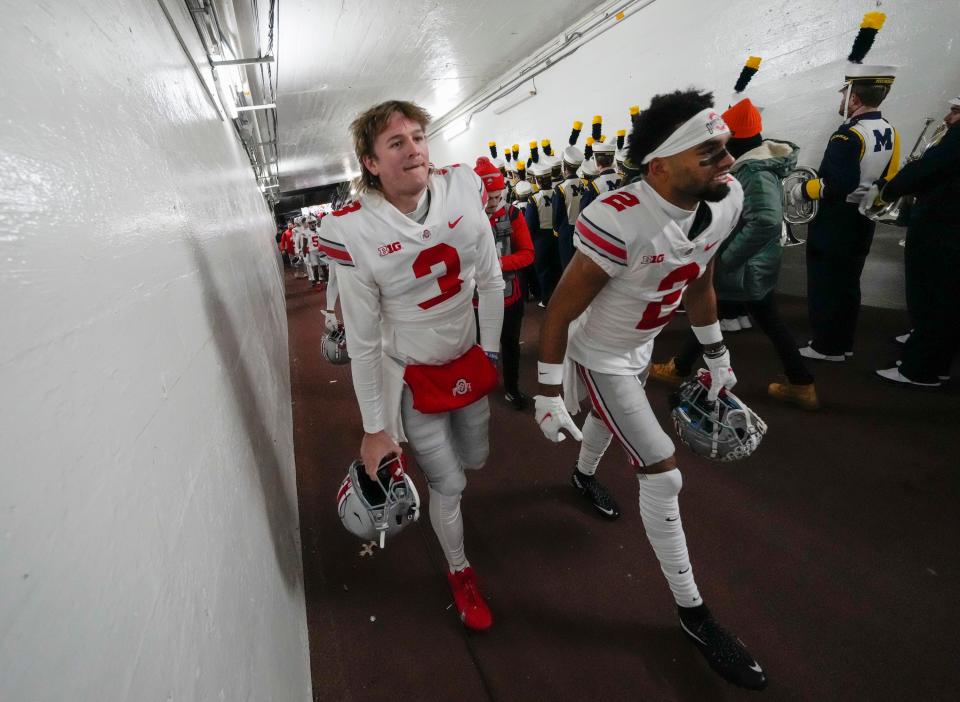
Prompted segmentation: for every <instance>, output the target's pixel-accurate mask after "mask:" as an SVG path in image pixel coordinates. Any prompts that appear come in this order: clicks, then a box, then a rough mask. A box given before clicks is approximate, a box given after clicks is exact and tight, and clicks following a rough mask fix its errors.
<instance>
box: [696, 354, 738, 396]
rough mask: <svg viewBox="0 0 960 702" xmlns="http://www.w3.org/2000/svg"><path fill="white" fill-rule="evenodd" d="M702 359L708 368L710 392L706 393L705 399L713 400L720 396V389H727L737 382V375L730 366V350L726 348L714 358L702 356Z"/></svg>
mask: <svg viewBox="0 0 960 702" xmlns="http://www.w3.org/2000/svg"><path fill="white" fill-rule="evenodd" d="M703 360H704V361H706V362H707V368H709V369H710V392H708V393H707V399H708V400H709V401H710V402H714V401H715V400H716V399H717V398H718V397H719V396H720V391H721V390H723V389H727V390H729V389H731V388H732V387H733V386H734V385H736V384H737V376H736V375H734V374H733V368H731V367H730V352H729V351H727V350H726V349H724V351H723V353H722V354H720V355H719V356H717V357H716V358H710V357H709V356H704V357H703Z"/></svg>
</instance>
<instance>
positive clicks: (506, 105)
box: [493, 88, 537, 115]
mask: <svg viewBox="0 0 960 702" xmlns="http://www.w3.org/2000/svg"><path fill="white" fill-rule="evenodd" d="M536 94H537V89H536V88H528V89H527V90H521V91H519V92H518V93H517V95H516V96H515V97H513V98H511V99H510V100H505V101H503V102H501V103H500V104H499V105H497V106H496V107H494V108H493V113H494V114H497V115H502V114H503V113H504V112H506V111H507V110H510V109H513V108H514V107H516V106H517V105H519V104H520V103H521V102H524V101H526V100H529V99H530V98H532V97H533V96H534V95H536Z"/></svg>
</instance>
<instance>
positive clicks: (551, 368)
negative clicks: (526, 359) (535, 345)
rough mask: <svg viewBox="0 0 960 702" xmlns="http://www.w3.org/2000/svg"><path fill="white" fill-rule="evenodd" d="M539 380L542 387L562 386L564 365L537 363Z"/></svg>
mask: <svg viewBox="0 0 960 702" xmlns="http://www.w3.org/2000/svg"><path fill="white" fill-rule="evenodd" d="M537 380H539V381H540V384H541V385H562V384H563V364H562V363H543V362H542V361H537Z"/></svg>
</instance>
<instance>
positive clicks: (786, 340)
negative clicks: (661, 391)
mask: <svg viewBox="0 0 960 702" xmlns="http://www.w3.org/2000/svg"><path fill="white" fill-rule="evenodd" d="M745 304H746V306H747V311H748V312H749V313H750V316H752V317H753V318H754V319H755V320H756V322H757V326H758V327H760V330H761V331H762V332H763V333H764V334H766V335H767V338H768V339H770V341H771V342H773V348H774V350H775V351H776V352H777V355H778V356H779V357H780V362H781V363H782V364H783V370H784V372H785V373H786V375H787V380H789V381H790V382H791V383H793V384H794V385H809V384H810V383H812V382H813V374H811V373H810V371H809V370H807V366H806V364H805V363H804V362H803V356H801V355H800V351H799V350H798V349H797V342H796V341H795V340H794V338H793V335H792V334H791V333H790V330H789V329H787V325H786V324H784V323H783V320H782V319H780V312H779V311H778V310H777V300H776V297H775V293H774V292H773V291H770V292H769V293H767V296H766V297H764V298H763V299H761V300H750V301H748V302H746V303H745ZM699 355H700V342H699V341H697V337H696V336H694V334H693V331H690V332H689V333H688V334H687V338H686V339H685V340H684V343H683V348H681V349H680V353H678V354H677V355H676V356H675V357H674V363H676V365H677V372H678V373H679V374H680V375H684V376H687V375H690V373H692V372H693V364H694V363H696V362H697V359H698V356H699Z"/></svg>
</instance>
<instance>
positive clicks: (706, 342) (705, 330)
mask: <svg viewBox="0 0 960 702" xmlns="http://www.w3.org/2000/svg"><path fill="white" fill-rule="evenodd" d="M690 328H691V329H692V330H693V334H694V336H696V337H697V341H699V342H700V344H701V345H702V346H710V344H719V343H720V342H721V341H723V332H721V331H720V322H714V323H713V324H708V325H707V326H705V327H690Z"/></svg>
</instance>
